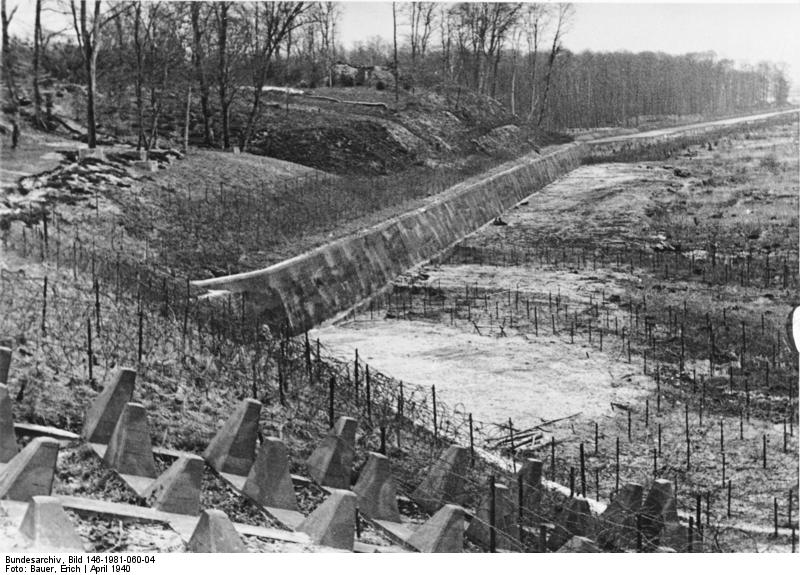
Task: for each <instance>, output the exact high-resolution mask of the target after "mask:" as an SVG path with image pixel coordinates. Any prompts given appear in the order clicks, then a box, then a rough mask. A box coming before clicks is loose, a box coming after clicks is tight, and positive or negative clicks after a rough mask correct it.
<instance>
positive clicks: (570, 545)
mask: <svg viewBox="0 0 800 575" xmlns="http://www.w3.org/2000/svg"><path fill="white" fill-rule="evenodd" d="M556 553H602V551H601V550H600V548H599V547H598V546H597V545H596V544H595V542H594V541H592V540H591V539H587V538H586V537H581V536H580V535H576V536H575V537H573V538H571V539H570V540H569V541H567V542H566V543H564V544H563V545H562V546H561V547H560V548H559V550H558V551H556Z"/></svg>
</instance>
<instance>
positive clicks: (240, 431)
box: [203, 399, 261, 475]
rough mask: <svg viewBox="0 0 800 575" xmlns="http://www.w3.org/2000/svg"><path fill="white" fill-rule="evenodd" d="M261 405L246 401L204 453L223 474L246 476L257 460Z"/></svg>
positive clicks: (238, 407)
mask: <svg viewBox="0 0 800 575" xmlns="http://www.w3.org/2000/svg"><path fill="white" fill-rule="evenodd" d="M260 415H261V402H259V401H256V400H255V399H245V400H244V401H242V402H241V403H240V404H239V405H238V406H237V407H236V410H235V411H234V412H233V415H231V416H230V417H229V418H228V420H227V421H226V422H225V424H224V425H223V426H222V428H221V429H220V430H219V431H218V432H217V435H215V436H214V439H212V440H211V443H210V444H209V445H208V447H207V448H206V450H205V452H203V458H205V460H206V461H207V462H208V464H209V465H211V467H213V468H214V469H216V470H217V471H219V472H221V473H232V474H234V475H247V474H248V472H249V471H250V468H251V467H252V466H253V462H254V461H255V458H256V438H257V437H258V418H259V416H260Z"/></svg>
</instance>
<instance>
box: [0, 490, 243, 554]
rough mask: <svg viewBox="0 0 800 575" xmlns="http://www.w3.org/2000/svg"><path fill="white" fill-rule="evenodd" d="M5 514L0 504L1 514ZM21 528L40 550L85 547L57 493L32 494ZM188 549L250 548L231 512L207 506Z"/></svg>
mask: <svg viewBox="0 0 800 575" xmlns="http://www.w3.org/2000/svg"><path fill="white" fill-rule="evenodd" d="M3 514H4V512H3V509H2V507H0V515H3ZM19 532H20V533H21V534H22V536H23V537H24V539H25V541H26V542H27V544H28V545H29V549H28V550H32V551H36V552H37V553H41V552H46V551H53V552H61V553H65V552H85V551H86V546H85V545H84V543H83V540H82V539H81V536H80V535H79V534H78V531H77V530H76V528H75V525H74V524H73V523H72V520H71V519H70V517H69V515H67V513H66V512H65V511H64V507H63V506H62V505H61V501H59V499H58V498H57V497H52V496H47V495H34V496H33V497H31V498H30V499H29V503H28V507H27V509H26V510H25V516H24V517H23V519H22V523H21V524H20V526H19ZM186 550H187V551H191V552H195V553H241V552H246V551H247V548H246V546H245V543H244V540H243V539H242V536H241V535H240V534H239V533H238V532H237V531H236V528H235V527H234V525H233V523H232V522H231V520H230V519H229V518H228V516H227V515H226V514H225V513H224V512H222V511H219V510H217V509H208V510H205V511H203V513H202V514H201V515H200V520H199V521H198V522H197V526H196V527H195V529H194V531H193V532H192V536H191V537H190V539H189V541H188V543H187V544H186Z"/></svg>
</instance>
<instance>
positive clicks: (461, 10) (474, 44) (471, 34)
mask: <svg viewBox="0 0 800 575" xmlns="http://www.w3.org/2000/svg"><path fill="white" fill-rule="evenodd" d="M521 7H522V4H521V3H506V2H497V3H490V2H462V3H460V4H458V5H456V6H455V7H454V8H453V13H454V14H455V15H456V17H457V19H458V28H459V30H458V34H459V36H458V37H459V48H460V50H461V54H462V59H463V58H464V57H465V56H466V52H467V51H469V52H470V55H471V59H472V81H473V85H474V87H475V89H476V90H477V91H478V92H480V93H484V92H485V91H486V87H487V84H488V79H489V69H490V68H491V70H492V86H491V92H492V93H494V92H495V91H496V80H497V69H498V66H499V62H500V53H501V51H502V47H503V44H504V42H505V41H506V36H507V34H508V33H509V31H510V30H511V28H512V27H513V26H514V24H515V23H516V20H517V16H518V14H519V10H520V8H521Z"/></svg>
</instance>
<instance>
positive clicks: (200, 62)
mask: <svg viewBox="0 0 800 575" xmlns="http://www.w3.org/2000/svg"><path fill="white" fill-rule="evenodd" d="M190 6H191V8H190V10H191V19H192V64H193V66H194V73H195V78H196V80H197V85H198V87H199V89H200V109H201V111H202V114H203V143H204V144H205V145H206V146H211V145H213V144H214V132H213V130H212V128H211V106H210V104H209V99H210V91H209V85H208V80H207V79H206V70H205V58H204V50H203V41H204V40H203V34H204V33H205V30H206V23H207V21H208V16H209V14H210V13H211V12H210V10H203V8H204V6H203V3H202V2H191V3H190Z"/></svg>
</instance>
